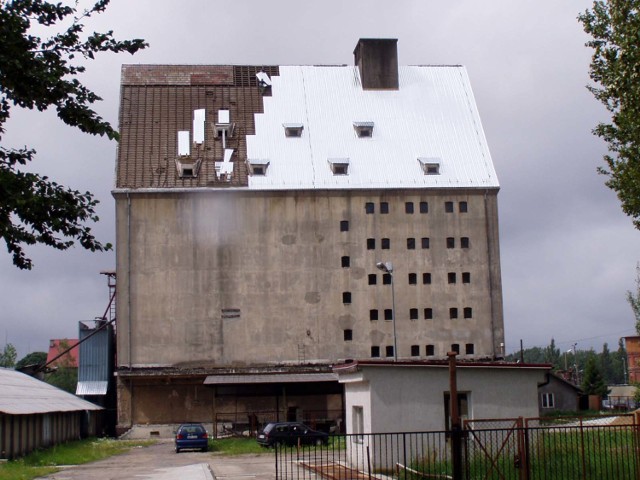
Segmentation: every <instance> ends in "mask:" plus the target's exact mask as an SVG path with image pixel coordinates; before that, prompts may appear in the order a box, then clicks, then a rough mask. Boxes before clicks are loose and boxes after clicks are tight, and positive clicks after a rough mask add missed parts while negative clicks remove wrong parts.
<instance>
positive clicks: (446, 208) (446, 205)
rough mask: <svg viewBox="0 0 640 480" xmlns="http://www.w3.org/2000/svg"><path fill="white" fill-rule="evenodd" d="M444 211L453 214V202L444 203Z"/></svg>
mask: <svg viewBox="0 0 640 480" xmlns="http://www.w3.org/2000/svg"><path fill="white" fill-rule="evenodd" d="M444 211H445V212H447V213H452V212H453V202H444Z"/></svg>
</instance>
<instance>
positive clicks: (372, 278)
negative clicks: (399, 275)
mask: <svg viewBox="0 0 640 480" xmlns="http://www.w3.org/2000/svg"><path fill="white" fill-rule="evenodd" d="M377 283H378V275H376V274H375V273H370V274H369V285H376V284H377Z"/></svg>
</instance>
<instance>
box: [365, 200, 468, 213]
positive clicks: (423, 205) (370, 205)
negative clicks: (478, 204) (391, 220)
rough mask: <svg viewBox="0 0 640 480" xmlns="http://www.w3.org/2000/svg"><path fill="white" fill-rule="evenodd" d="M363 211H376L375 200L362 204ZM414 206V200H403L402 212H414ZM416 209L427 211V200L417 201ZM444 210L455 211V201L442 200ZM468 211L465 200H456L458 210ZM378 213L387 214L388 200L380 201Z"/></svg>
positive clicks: (422, 211) (447, 211) (421, 211)
mask: <svg viewBox="0 0 640 480" xmlns="http://www.w3.org/2000/svg"><path fill="white" fill-rule="evenodd" d="M364 211H365V213H366V214H369V215H370V214H374V213H376V204H375V202H366V203H365V204H364ZM415 211H416V208H415V204H414V202H404V212H405V213H407V214H409V215H411V214H413V213H415ZM417 211H418V212H420V213H429V202H418V208H417ZM444 211H445V212H446V213H453V212H454V211H455V202H444ZM468 211H469V206H468V204H467V202H465V201H462V202H458V212H460V213H467V212H468ZM380 213H381V214H383V215H384V214H388V213H389V202H380Z"/></svg>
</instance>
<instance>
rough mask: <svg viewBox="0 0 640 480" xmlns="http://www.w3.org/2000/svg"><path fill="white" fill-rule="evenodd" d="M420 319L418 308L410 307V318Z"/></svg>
mask: <svg viewBox="0 0 640 480" xmlns="http://www.w3.org/2000/svg"><path fill="white" fill-rule="evenodd" d="M417 319H418V309H417V308H410V309H409V320H417Z"/></svg>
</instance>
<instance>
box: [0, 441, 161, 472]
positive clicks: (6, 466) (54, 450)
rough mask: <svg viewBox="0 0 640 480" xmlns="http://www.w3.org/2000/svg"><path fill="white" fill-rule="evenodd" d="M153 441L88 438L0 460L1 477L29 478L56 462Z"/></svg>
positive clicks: (107, 453)
mask: <svg viewBox="0 0 640 480" xmlns="http://www.w3.org/2000/svg"><path fill="white" fill-rule="evenodd" d="M154 443H155V441H152V440H151V441H150V440H141V441H132V440H113V439H108V438H100V439H95V438H92V439H87V440H78V441H75V442H69V443H65V444H61V445H56V446H54V447H51V448H47V449H44V450H37V451H35V452H33V453H30V454H29V455H27V456H26V457H23V458H19V459H16V460H11V461H9V462H5V463H2V464H0V480H31V479H32V478H36V477H40V476H43V475H49V474H51V473H55V472H57V471H58V470H60V469H59V468H58V466H59V465H80V464H83V463H89V462H95V461H96V460H102V459H103V458H107V457H111V456H112V455H117V454H119V453H124V452H126V451H128V450H130V449H131V448H134V447H146V446H148V445H152V444H154Z"/></svg>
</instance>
